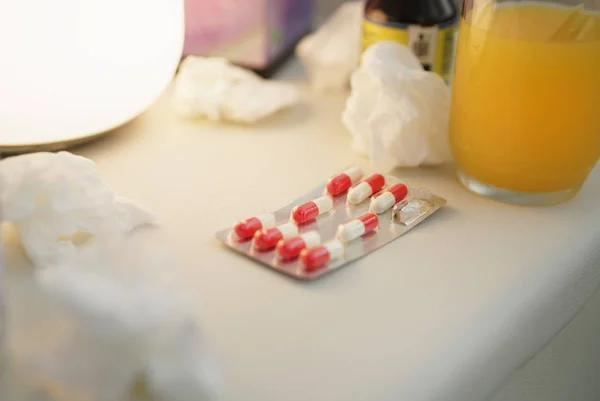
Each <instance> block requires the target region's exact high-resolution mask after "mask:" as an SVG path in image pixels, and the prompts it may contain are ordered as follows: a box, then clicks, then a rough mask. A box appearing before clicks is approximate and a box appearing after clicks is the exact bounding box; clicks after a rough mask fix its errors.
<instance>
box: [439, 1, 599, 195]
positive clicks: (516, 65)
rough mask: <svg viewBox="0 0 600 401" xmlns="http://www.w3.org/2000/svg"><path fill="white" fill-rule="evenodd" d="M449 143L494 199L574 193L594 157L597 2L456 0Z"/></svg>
mask: <svg viewBox="0 0 600 401" xmlns="http://www.w3.org/2000/svg"><path fill="white" fill-rule="evenodd" d="M452 97H453V98H452V110H451V118H450V142H451V146H452V151H453V154H454V157H455V159H456V163H457V167H458V170H457V171H458V178H459V180H460V181H461V183H462V184H463V185H464V186H465V187H466V188H467V189H469V190H470V191H472V192H475V193H477V194H480V195H483V196H487V197H490V198H494V199H496V200H500V201H504V202H510V203H518V204H526V205H547V204H554V203H559V202H562V201H565V200H567V199H569V198H571V197H573V196H574V195H575V194H577V192H578V191H579V189H580V188H581V186H582V185H583V183H584V181H585V180H586V178H587V176H588V174H589V173H590V171H592V169H593V168H594V166H595V165H596V162H597V161H598V158H599V156H600V0H571V1H569V0H563V1H561V0H555V1H544V0H542V1H535V2H533V1H518V0H516V1H515V0H511V1H504V0H465V2H464V6H463V13H462V18H461V22H460V28H459V34H458V44H457V55H456V64H455V74H454V80H453V94H452Z"/></svg>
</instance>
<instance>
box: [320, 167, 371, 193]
mask: <svg viewBox="0 0 600 401" xmlns="http://www.w3.org/2000/svg"><path fill="white" fill-rule="evenodd" d="M362 176H363V172H362V170H361V168H360V167H358V166H350V167H348V168H347V169H346V170H344V171H343V172H341V173H340V174H338V175H336V176H334V177H332V178H331V179H330V180H329V181H328V182H327V185H326V189H327V193H328V194H329V195H331V196H338V195H340V194H343V193H344V192H346V191H347V190H349V189H350V187H351V186H352V185H354V184H355V183H357V182H358V181H359V180H360V179H361V178H362Z"/></svg>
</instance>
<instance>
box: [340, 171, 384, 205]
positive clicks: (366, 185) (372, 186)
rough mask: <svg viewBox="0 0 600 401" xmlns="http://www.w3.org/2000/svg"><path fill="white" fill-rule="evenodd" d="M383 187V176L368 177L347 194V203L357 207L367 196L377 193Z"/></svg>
mask: <svg viewBox="0 0 600 401" xmlns="http://www.w3.org/2000/svg"><path fill="white" fill-rule="evenodd" d="M384 186H385V177H384V176H382V175H381V174H373V175H370V176H368V177H367V178H365V179H364V181H362V182H361V183H360V184H358V185H356V186H355V187H353V188H352V189H351V190H350V191H349V192H348V203H349V204H351V205H358V204H359V203H361V202H362V201H364V200H365V199H367V198H368V197H369V196H371V195H373V194H375V193H377V192H379V191H380V190H381V188H383V187H384Z"/></svg>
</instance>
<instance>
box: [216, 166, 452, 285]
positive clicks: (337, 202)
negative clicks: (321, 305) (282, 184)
mask: <svg viewBox="0 0 600 401" xmlns="http://www.w3.org/2000/svg"><path fill="white" fill-rule="evenodd" d="M344 171H345V172H347V171H352V172H353V174H352V175H353V177H350V176H349V175H348V174H345V173H343V172H342V173H340V174H338V175H336V176H334V177H333V178H332V179H330V180H329V182H327V183H323V184H321V185H319V186H317V187H316V188H315V189H313V190H312V191H310V192H309V193H307V194H305V195H303V196H301V197H299V198H298V199H296V200H295V201H293V202H292V203H290V204H288V205H286V206H284V207H282V208H280V209H278V210H276V211H274V212H273V213H272V216H273V219H268V220H265V219H262V220H261V219H258V218H248V219H245V220H241V221H240V222H238V223H237V224H235V225H234V226H233V227H230V228H226V229H223V230H220V231H218V232H217V233H216V237H217V238H218V239H219V240H220V241H221V242H222V243H223V244H225V245H226V246H227V247H229V248H230V249H232V250H234V251H236V252H239V253H241V254H243V255H245V256H247V257H249V258H250V259H252V260H254V261H256V262H258V263H260V264H262V265H264V266H267V267H269V268H271V269H274V270H276V271H278V272H280V273H283V274H285V275H288V276H291V277H294V278H297V279H301V280H314V279H317V278H319V277H321V276H323V275H325V274H328V273H330V272H333V271H336V270H337V269H339V268H340V267H343V266H345V265H347V264H348V263H351V262H353V261H355V260H357V259H359V258H362V257H364V256H366V255H368V254H369V253H371V252H374V251H376V250H377V249H378V248H380V247H382V246H385V245H386V244H388V243H390V242H391V241H393V240H395V239H396V238H398V237H400V236H402V235H404V234H405V233H407V232H408V231H409V230H411V229H413V228H414V227H416V226H417V225H418V224H419V223H421V222H422V221H423V220H425V219H426V218H428V217H429V216H431V215H432V214H433V213H435V212H436V211H437V210H439V209H440V208H441V207H442V206H444V205H445V204H446V201H445V199H443V198H441V197H439V196H437V195H434V194H432V193H431V192H429V191H428V190H427V189H424V188H411V187H410V186H408V185H406V184H404V183H401V182H399V180H398V179H397V178H395V177H393V176H383V175H381V174H372V175H369V176H367V177H365V178H364V179H363V180H362V181H359V180H357V177H362V172H360V174H358V173H357V174H354V172H356V171H357V167H353V168H348V169H345V170H344ZM367 187H368V189H365V190H364V191H363V190H362V189H364V188H367ZM357 191H360V193H361V195H362V194H363V192H366V196H359V197H357V199H360V201H358V202H356V199H354V202H349V200H351V199H350V195H349V194H352V193H357ZM332 193H333V194H336V195H331V194H332ZM382 196H385V197H386V198H393V201H391V202H390V201H389V199H387V200H386V201H385V202H383V206H382V205H379V206H378V208H376V210H373V206H372V205H373V203H376V204H379V203H381V202H379V203H377V202H375V201H376V200H377V199H378V198H380V197H382ZM323 197H328V198H329V200H330V202H331V206H332V207H331V208H329V207H327V208H325V209H326V210H325V211H324V210H323V207H322V204H323V203H324V202H322V201H321V199H322V198H323ZM273 220H274V221H275V222H274V224H269V225H268V226H263V224H262V222H263V221H268V222H269V223H272V221H273ZM292 228H293V229H292Z"/></svg>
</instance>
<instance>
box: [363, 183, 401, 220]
mask: <svg viewBox="0 0 600 401" xmlns="http://www.w3.org/2000/svg"><path fill="white" fill-rule="evenodd" d="M407 196H408V187H407V186H406V185H404V184H395V185H392V186H391V187H389V188H388V189H386V190H385V191H383V193H381V195H379V196H377V197H375V198H373V199H371V205H370V208H369V210H371V212H373V213H376V214H381V213H385V212H387V211H388V210H390V209H391V208H392V207H393V206H394V205H395V204H396V203H398V202H400V201H402V200H403V199H404V198H406V197H407Z"/></svg>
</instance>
